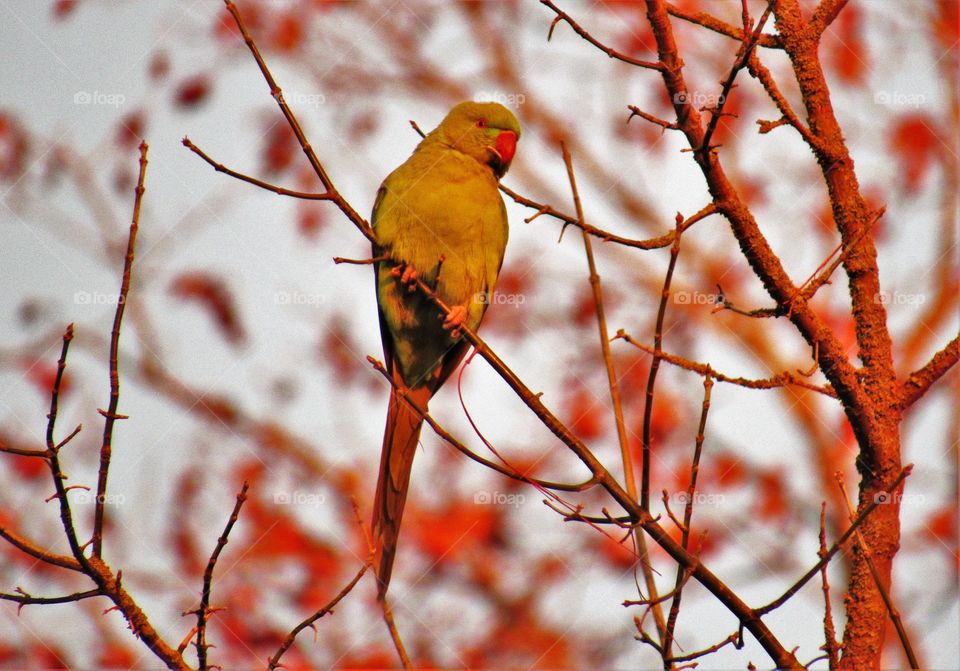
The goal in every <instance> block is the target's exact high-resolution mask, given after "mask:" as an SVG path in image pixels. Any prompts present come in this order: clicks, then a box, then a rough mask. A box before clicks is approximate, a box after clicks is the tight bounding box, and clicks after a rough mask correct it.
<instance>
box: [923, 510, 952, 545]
mask: <svg viewBox="0 0 960 671" xmlns="http://www.w3.org/2000/svg"><path fill="white" fill-rule="evenodd" d="M925 531H926V533H927V535H928V537H929V538H930V540H934V541H937V542H940V543H946V544H947V545H949V546H953V545H955V544H956V542H957V510H956V508H954V507H953V506H946V507H944V508H941V509H940V510H937V511H935V512H933V513H931V514H930V516H929V517H928V518H927V522H926V524H925Z"/></svg>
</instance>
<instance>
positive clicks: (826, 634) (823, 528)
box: [817, 501, 840, 669]
mask: <svg viewBox="0 0 960 671" xmlns="http://www.w3.org/2000/svg"><path fill="white" fill-rule="evenodd" d="M817 554H818V555H819V556H820V559H823V558H824V557H826V556H827V502H826V501H824V502H823V503H821V504H820V550H819V552H818V553H817ZM820 583H821V588H822V589H823V639H824V644H823V650H824V651H825V652H826V653H827V658H828V659H829V660H830V668H831V669H836V668H838V665H839V663H840V646H839V644H838V643H837V633H836V630H835V629H834V626H833V607H832V606H831V604H830V581H829V580H828V579H827V564H826V563H824V564H823V566H821V567H820Z"/></svg>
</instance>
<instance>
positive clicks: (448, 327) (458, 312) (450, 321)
mask: <svg viewBox="0 0 960 671" xmlns="http://www.w3.org/2000/svg"><path fill="white" fill-rule="evenodd" d="M466 323H467V308H466V306H464V305H454V306H453V307H452V308H450V313H449V314H448V315H447V317H446V319H444V320H443V328H444V330H445V331H450V337H451V338H453V339H454V340H456V339H458V338H459V337H460V336H461V335H463V332H462V331H461V330H460V327H462V326H463V325H464V324H466Z"/></svg>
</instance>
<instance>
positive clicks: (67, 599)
mask: <svg viewBox="0 0 960 671" xmlns="http://www.w3.org/2000/svg"><path fill="white" fill-rule="evenodd" d="M102 595H103V592H101V591H100V589H99V588H96V589H91V590H87V591H86V592H75V593H73V594H65V595H63V596H32V595H30V594H27V593H26V592H24V591H23V590H22V589H20V588H19V587H18V588H17V594H6V593H0V600H3V601H13V602H14V603H19V604H20V608H21V609H22V608H23V607H24V606H27V605H34V604H37V605H42V604H52V603H72V602H74V601H83V600H84V599H89V598H90V597H94V596H102Z"/></svg>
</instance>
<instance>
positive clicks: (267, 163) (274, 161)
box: [260, 120, 300, 173]
mask: <svg viewBox="0 0 960 671" xmlns="http://www.w3.org/2000/svg"><path fill="white" fill-rule="evenodd" d="M269 123H270V128H269V129H268V130H267V134H266V137H265V138H264V145H263V149H262V151H261V154H260V159H261V161H262V162H263V169H264V170H266V171H268V172H271V173H279V172H282V171H284V170H286V169H287V168H289V167H290V164H291V163H292V162H293V159H294V158H295V157H296V156H297V153H298V151H299V149H300V144H299V143H298V142H297V137H296V136H295V135H294V134H293V131H292V130H290V126H288V125H287V124H285V123H282V122H277V121H276V120H271V121H270V122H269Z"/></svg>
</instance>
